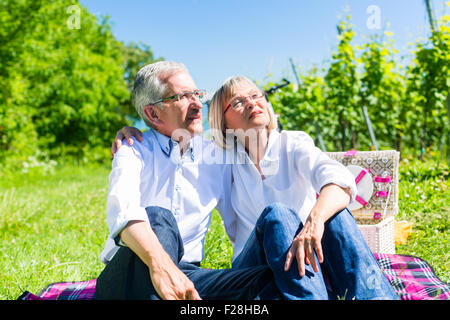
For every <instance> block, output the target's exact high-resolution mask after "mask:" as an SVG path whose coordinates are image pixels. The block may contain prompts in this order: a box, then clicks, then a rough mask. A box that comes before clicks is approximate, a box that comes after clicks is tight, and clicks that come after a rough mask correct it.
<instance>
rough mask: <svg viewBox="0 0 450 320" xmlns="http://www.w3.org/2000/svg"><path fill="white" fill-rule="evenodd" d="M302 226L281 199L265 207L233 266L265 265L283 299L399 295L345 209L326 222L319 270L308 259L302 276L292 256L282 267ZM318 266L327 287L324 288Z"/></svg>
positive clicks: (364, 297)
mask: <svg viewBox="0 0 450 320" xmlns="http://www.w3.org/2000/svg"><path fill="white" fill-rule="evenodd" d="M302 227H303V224H302V223H301V221H300V218H299V217H298V215H297V214H296V213H295V212H294V211H293V210H291V209H289V208H288V207H286V206H285V205H283V204H273V205H271V206H269V207H267V208H266V209H265V210H264V211H263V212H262V214H261V216H260V217H259V219H258V221H257V223H256V226H255V229H254V230H253V232H252V234H251V235H250V237H249V239H248V240H247V243H246V244H245V246H244V249H243V250H242V252H241V253H240V254H239V256H238V257H236V259H235V260H234V261H233V268H237V269H239V268H245V267H252V266H261V265H268V266H269V267H270V268H271V270H272V272H273V274H274V279H275V284H276V287H277V288H278V289H279V291H280V293H281V296H282V299H290V300H291V299H308V300H327V299H356V300H369V299H370V300H372V299H389V300H397V299H398V296H397V295H396V294H395V292H394V290H393V288H392V287H391V285H390V284H389V282H388V280H387V279H386V277H385V276H384V274H383V273H382V271H381V269H380V267H379V266H378V263H377V261H376V260H375V258H374V256H373V254H372V252H371V251H370V249H369V247H368V246H367V244H366V242H365V240H364V238H363V236H362V234H361V232H360V231H359V229H358V226H357V224H356V222H355V219H354V218H353V216H352V215H351V213H350V211H349V210H348V209H344V210H342V211H340V212H338V213H337V214H335V215H334V216H333V217H332V218H330V219H329V220H328V221H327V222H326V223H325V231H324V234H323V237H322V250H323V253H324V262H323V263H322V265H321V268H319V272H314V270H313V269H312V267H311V266H310V265H309V266H308V265H306V266H305V267H306V274H305V276H303V277H300V275H299V273H298V268H297V261H296V260H295V259H294V262H293V263H292V265H291V268H290V270H289V271H287V272H285V271H284V264H285V261H286V255H287V252H288V250H289V248H290V246H291V244H292V241H293V239H294V237H295V236H296V235H297V234H298V233H299V232H300V230H301V229H302ZM316 261H317V257H316ZM317 264H318V265H319V263H318V262H317ZM322 271H323V273H324V274H325V275H326V277H327V278H328V282H329V285H330V287H331V291H330V290H327V286H326V284H325V280H324V276H323V273H322Z"/></svg>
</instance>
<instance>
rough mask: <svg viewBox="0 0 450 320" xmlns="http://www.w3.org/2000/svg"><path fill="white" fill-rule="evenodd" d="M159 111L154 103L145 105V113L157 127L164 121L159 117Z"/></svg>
mask: <svg viewBox="0 0 450 320" xmlns="http://www.w3.org/2000/svg"><path fill="white" fill-rule="evenodd" d="M159 111H160V109H159V108H157V107H155V106H153V105H148V106H145V107H144V114H145V116H146V117H147V118H148V120H149V121H150V122H151V124H152V125H153V126H154V128H155V129H157V128H158V127H159V126H161V124H162V121H161V120H160V118H159Z"/></svg>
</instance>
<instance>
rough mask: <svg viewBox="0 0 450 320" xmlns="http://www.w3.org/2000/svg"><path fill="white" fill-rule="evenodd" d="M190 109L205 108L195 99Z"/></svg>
mask: <svg viewBox="0 0 450 320" xmlns="http://www.w3.org/2000/svg"><path fill="white" fill-rule="evenodd" d="M189 107H191V108H195V109H198V110H201V109H202V108H203V103H201V102H200V100H199V99H198V98H193V100H192V101H191V103H190V105H189Z"/></svg>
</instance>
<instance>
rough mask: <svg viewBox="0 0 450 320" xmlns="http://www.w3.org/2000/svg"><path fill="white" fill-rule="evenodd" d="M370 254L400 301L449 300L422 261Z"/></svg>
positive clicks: (70, 294) (88, 291) (79, 287)
mask: <svg viewBox="0 0 450 320" xmlns="http://www.w3.org/2000/svg"><path fill="white" fill-rule="evenodd" d="M374 256H375V258H376V260H377V261H378V264H379V265H380V267H381V269H382V270H383V273H384V275H385V276H386V278H387V279H388V280H389V282H390V283H391V285H392V287H393V288H394V290H395V292H396V293H397V294H398V295H399V296H400V298H401V299H402V300H450V285H449V284H446V283H444V282H442V281H441V280H440V279H439V278H438V277H437V276H436V273H435V272H434V270H433V268H432V267H431V266H430V265H429V264H428V263H427V262H426V261H424V260H422V259H420V258H418V257H414V256H408V255H399V254H383V253H375V254H374ZM96 282H97V279H91V280H88V281H80V282H57V283H52V284H49V285H48V286H46V287H45V288H44V289H43V290H41V292H39V293H38V294H37V295H34V294H32V293H30V292H28V291H25V292H24V293H22V294H21V295H20V297H19V298H18V300H92V299H93V298H94V294H95V284H96Z"/></svg>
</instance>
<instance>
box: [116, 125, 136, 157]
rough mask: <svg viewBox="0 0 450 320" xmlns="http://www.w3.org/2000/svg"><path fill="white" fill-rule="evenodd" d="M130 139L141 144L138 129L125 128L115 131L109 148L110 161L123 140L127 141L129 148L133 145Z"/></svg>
mask: <svg viewBox="0 0 450 320" xmlns="http://www.w3.org/2000/svg"><path fill="white" fill-rule="evenodd" d="M131 137H135V138H136V139H138V141H139V142H142V132H141V131H140V130H139V129H138V128H135V127H127V126H125V127H123V128H122V129H120V130H119V131H117V134H116V138H115V139H114V141H113V143H112V146H111V159H112V158H114V154H115V153H116V152H117V150H119V148H120V147H121V146H122V140H123V139H127V141H128V144H129V145H130V146H131V145H133V139H132V138H131Z"/></svg>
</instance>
